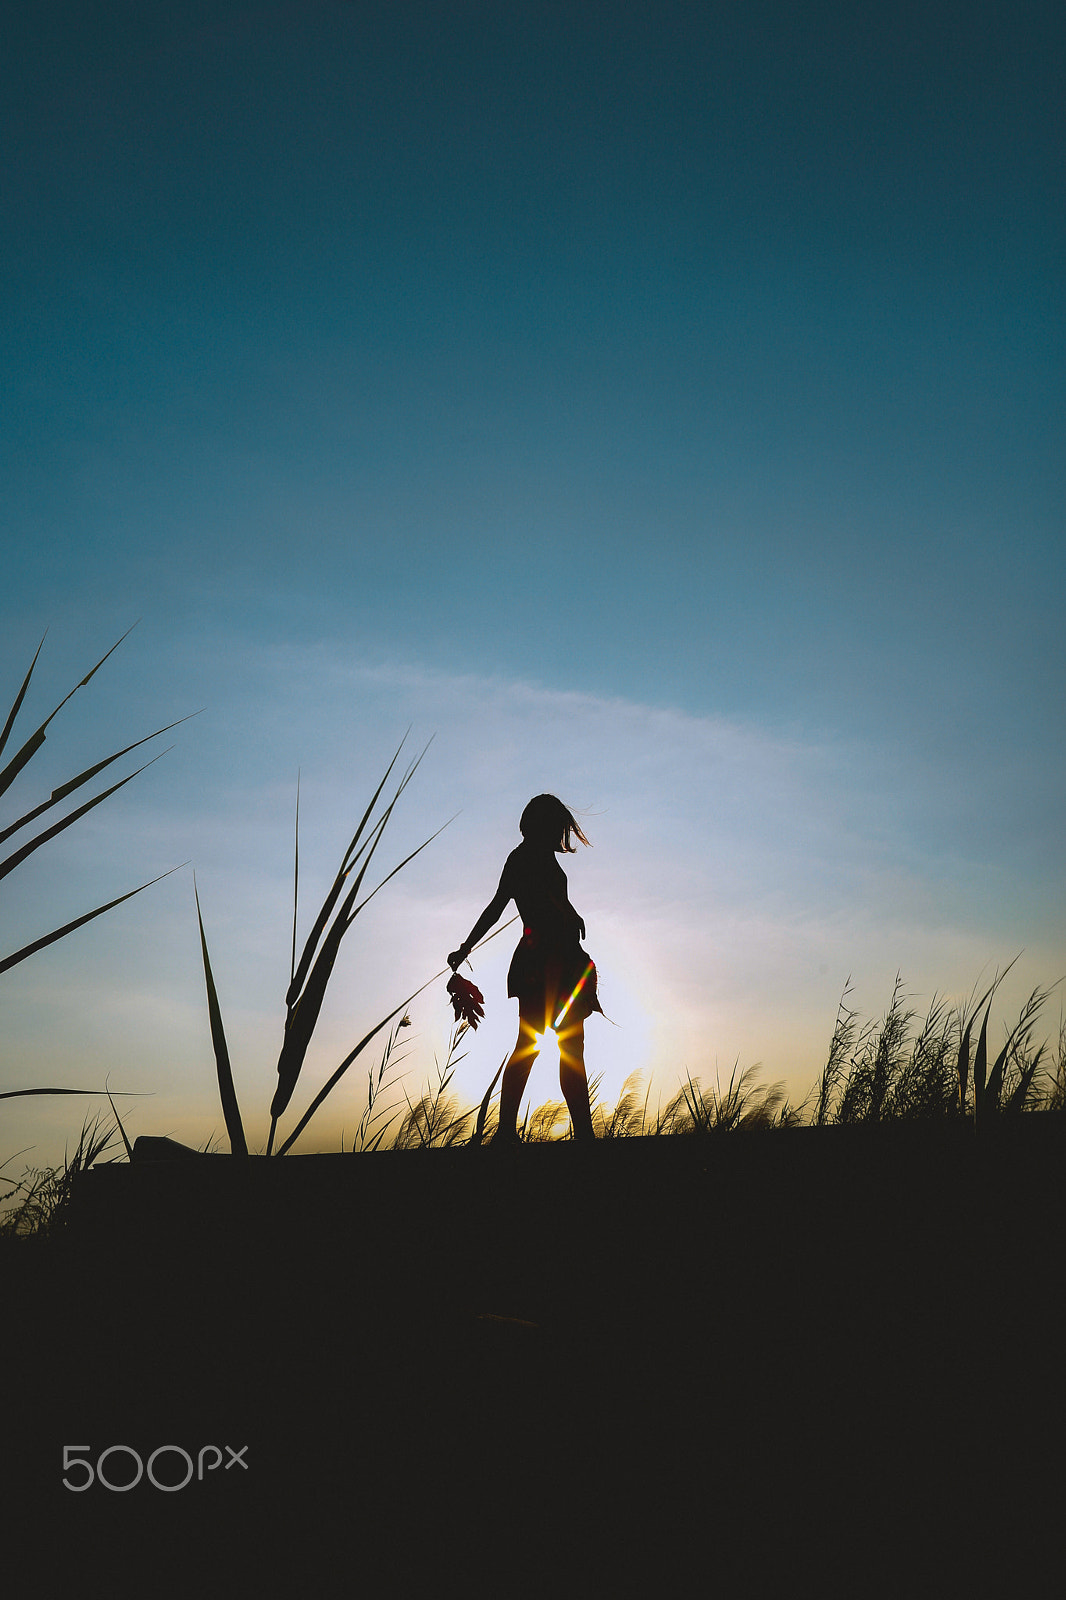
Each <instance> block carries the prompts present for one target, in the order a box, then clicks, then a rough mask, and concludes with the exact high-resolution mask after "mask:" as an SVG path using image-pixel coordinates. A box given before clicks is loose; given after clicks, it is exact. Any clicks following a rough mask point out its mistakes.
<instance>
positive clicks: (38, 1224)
mask: <svg viewBox="0 0 1066 1600" xmlns="http://www.w3.org/2000/svg"><path fill="white" fill-rule="evenodd" d="M117 1132H118V1129H117V1128H116V1127H115V1126H114V1125H108V1124H106V1123H102V1122H101V1118H100V1117H99V1116H96V1117H93V1118H92V1120H90V1119H89V1118H88V1117H87V1118H86V1119H85V1121H84V1122H83V1124H82V1130H81V1134H80V1136H79V1138H78V1143H77V1145H76V1146H75V1148H74V1151H73V1154H71V1153H69V1152H67V1151H64V1155H63V1164H62V1166H58V1167H27V1168H26V1169H25V1171H24V1172H23V1175H22V1177H21V1178H19V1179H15V1178H8V1177H6V1176H4V1175H3V1172H2V1169H0V1181H2V1182H4V1183H7V1184H10V1185H11V1187H10V1188H9V1190H8V1192H7V1194H6V1195H5V1196H4V1202H5V1204H6V1209H5V1210H4V1211H3V1212H2V1213H0V1237H4V1238H7V1239H9V1240H11V1239H25V1238H31V1237H32V1238H43V1237H54V1236H55V1235H56V1234H57V1233H58V1232H59V1231H60V1230H61V1229H62V1228H63V1227H64V1225H65V1224H66V1220H67V1216H68V1211H69V1207H70V1200H71V1196H72V1194H73V1192H74V1186H75V1184H76V1183H77V1181H78V1178H79V1177H80V1176H81V1174H82V1173H84V1172H87V1171H88V1170H89V1168H90V1167H92V1166H96V1165H98V1164H101V1159H102V1157H103V1156H105V1155H106V1154H107V1152H108V1151H109V1150H110V1149H112V1148H113V1146H114V1145H115V1142H116V1136H117ZM23 1153H24V1152H21V1151H20V1152H17V1154H23ZM13 1160H15V1156H11V1157H9V1158H8V1160H7V1161H5V1162H4V1163H3V1166H8V1165H10V1162H11V1161H13ZM103 1164H105V1165H106V1164H107V1163H103Z"/></svg>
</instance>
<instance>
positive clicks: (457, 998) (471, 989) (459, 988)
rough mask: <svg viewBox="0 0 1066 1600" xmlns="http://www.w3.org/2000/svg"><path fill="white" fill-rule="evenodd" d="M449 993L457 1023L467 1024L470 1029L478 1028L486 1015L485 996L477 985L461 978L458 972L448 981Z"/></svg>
mask: <svg viewBox="0 0 1066 1600" xmlns="http://www.w3.org/2000/svg"><path fill="white" fill-rule="evenodd" d="M448 993H449V995H450V996H451V1002H452V1009H453V1011H454V1012H455V1020H456V1022H465V1023H466V1024H467V1026H468V1027H471V1028H476V1027H477V1025H478V1023H479V1022H480V1021H481V1019H482V1017H484V1015H485V996H484V995H483V994H482V992H481V990H480V989H479V988H478V986H477V984H476V983H469V982H468V981H467V979H466V978H460V976H459V974H458V973H457V972H456V973H453V974H452V976H451V978H450V979H449V980H448Z"/></svg>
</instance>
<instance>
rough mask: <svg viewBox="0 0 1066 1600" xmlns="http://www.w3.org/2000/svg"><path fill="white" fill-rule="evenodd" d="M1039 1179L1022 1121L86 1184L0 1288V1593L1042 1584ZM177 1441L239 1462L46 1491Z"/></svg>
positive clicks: (1032, 1123)
mask: <svg viewBox="0 0 1066 1600" xmlns="http://www.w3.org/2000/svg"><path fill="white" fill-rule="evenodd" d="M1062 1156H1063V1150H1062V1124H1061V1120H1055V1119H1051V1120H1050V1121H1038V1120H1037V1119H1023V1121H1022V1124H1021V1125H1020V1127H1019V1128H1018V1129H1017V1131H1016V1132H1015V1133H1008V1130H1004V1137H1003V1138H1002V1139H989V1140H987V1141H982V1140H980V1139H976V1140H975V1139H974V1137H973V1134H972V1130H971V1129H966V1128H963V1127H933V1128H920V1127H915V1128H913V1129H908V1128H904V1127H897V1128H893V1129H883V1130H879V1129H866V1128H855V1129H852V1128H828V1129H807V1128H801V1129H795V1130H784V1131H776V1132H774V1133H771V1134H760V1133H751V1134H728V1135H724V1136H722V1137H714V1136H711V1137H708V1138H699V1137H697V1136H690V1137H679V1138H660V1139H621V1140H601V1141H598V1142H597V1143H596V1144H595V1145H593V1146H590V1147H588V1148H587V1149H577V1148H575V1147H574V1146H573V1144H572V1143H570V1142H569V1141H567V1142H565V1143H559V1144H546V1145H530V1146H528V1147H524V1148H523V1150H522V1152H521V1158H520V1159H517V1160H514V1161H507V1162H498V1163H494V1162H480V1161H475V1160H471V1159H470V1157H469V1155H468V1153H467V1152H466V1151H464V1150H426V1151H422V1152H391V1151H390V1152H381V1153H378V1154H375V1155H371V1156H365V1157H364V1156H360V1157H352V1156H351V1155H328V1156H291V1157H287V1158H286V1159H285V1160H284V1161H267V1160H265V1159H262V1158H259V1159H257V1158H254V1157H253V1158H250V1159H249V1160H247V1161H244V1162H233V1161H229V1160H225V1159H221V1158H212V1157H207V1156H204V1157H200V1158H195V1159H191V1160H189V1161H185V1162H176V1161H175V1162H168V1161H161V1162H158V1163H151V1162H146V1163H143V1164H140V1165H138V1164H137V1163H134V1164H132V1165H129V1166H127V1165H116V1166H113V1167H103V1168H98V1169H95V1170H93V1171H90V1172H89V1173H87V1174H86V1175H85V1178H84V1180H82V1185H81V1190H80V1193H79V1194H78V1195H77V1197H76V1199H75V1201H74V1204H73V1206H72V1211H71V1217H70V1227H69V1231H68V1235H67V1237H66V1238H65V1239H64V1240H62V1241H46V1243H47V1245H48V1246H49V1247H50V1246H51V1245H52V1244H53V1242H55V1243H57V1244H58V1245H59V1246H60V1248H59V1249H58V1250H53V1251H52V1253H51V1254H50V1255H49V1254H48V1253H47V1251H46V1252H45V1253H43V1254H42V1253H38V1255H37V1256H36V1257H35V1263H36V1264H34V1263H33V1262H31V1261H30V1258H29V1257H26V1258H25V1261H24V1266H23V1268H22V1269H21V1276H20V1277H18V1278H17V1281H15V1280H13V1279H11V1278H9V1280H8V1282H7V1283H5V1286H4V1287H5V1290H8V1289H10V1294H8V1295H5V1307H6V1315H5V1318H4V1328H3V1335H2V1336H3V1338H4V1341H5V1344H4V1350H5V1354H6V1357H7V1359H6V1362H5V1366H4V1371H5V1374H6V1375H7V1377H8V1380H9V1381H8V1386H7V1393H6V1397H5V1421H6V1440H7V1445H6V1451H5V1463H4V1468H3V1471H4V1486H5V1494H4V1503H5V1512H6V1513H7V1525H8V1529H9V1532H8V1540H7V1549H8V1558H7V1559H8V1565H7V1570H8V1572H9V1575H10V1571H11V1568H10V1559H11V1552H12V1538H13V1537H14V1541H15V1547H16V1549H18V1550H21V1551H23V1552H28V1553H29V1554H31V1555H35V1557H36V1562H37V1566H36V1570H37V1573H38V1583H37V1587H38V1588H40V1587H41V1583H42V1581H44V1584H45V1587H46V1588H48V1587H52V1588H55V1589H56V1590H57V1592H58V1579H57V1573H58V1571H59V1567H58V1565H57V1563H59V1562H60V1561H61V1560H62V1559H66V1557H65V1556H64V1555H63V1551H64V1550H65V1551H66V1552H68V1554H69V1557H70V1562H71V1565H72V1567H73V1568H74V1569H75V1570H74V1574H73V1575H75V1576H76V1575H78V1574H82V1575H83V1574H84V1573H85V1572H86V1571H92V1570H105V1568H106V1570H109V1571H111V1570H113V1571H114V1572H115V1573H116V1581H117V1575H119V1574H121V1575H122V1577H123V1582H125V1583H126V1587H125V1588H122V1587H121V1586H120V1588H119V1589H118V1590H116V1593H129V1594H134V1593H149V1592H151V1593H167V1592H176V1591H175V1590H168V1588H167V1584H166V1582H164V1579H165V1578H167V1577H169V1576H175V1575H180V1576H182V1577H183V1578H184V1579H185V1581H186V1582H188V1583H194V1584H195V1587H196V1591H197V1592H199V1593H205V1594H210V1595H216V1594H218V1595H222V1594H249V1593H252V1592H253V1591H254V1592H262V1593H278V1592H279V1587H280V1586H281V1585H282V1584H285V1585H287V1586H288V1587H289V1589H291V1591H292V1592H293V1593H306V1594H316V1595H317V1594H322V1595H332V1594H342V1593H344V1594H347V1593H366V1594H375V1595H377V1594H381V1595H385V1594H405V1593H423V1592H432V1593H441V1592H445V1591H447V1590H449V1589H450V1588H452V1587H454V1586H456V1580H457V1578H458V1579H459V1580H461V1582H460V1584H459V1586H461V1588H462V1592H463V1593H464V1594H470V1595H482V1594H484V1595H493V1596H496V1595H503V1594H506V1595H512V1594H525V1593H528V1592H531V1586H533V1585H539V1586H541V1588H542V1589H543V1588H544V1587H545V1586H546V1587H547V1588H548V1589H549V1590H550V1592H551V1593H553V1594H560V1593H561V1594H583V1595H588V1594H590V1593H596V1594H606V1593H610V1594H615V1593H630V1592H637V1593H646V1594H651V1593H665V1594H683V1593H684V1594H687V1593H689V1592H692V1574H693V1573H694V1572H697V1573H699V1574H700V1575H701V1576H700V1585H701V1587H702V1586H703V1585H704V1583H705V1584H706V1586H707V1587H708V1589H710V1588H713V1589H714V1590H715V1592H721V1593H723V1594H728V1595H729V1596H731V1597H732V1596H743V1595H765V1594H768V1593H780V1594H792V1593H807V1592H811V1593H815V1592H816V1593H818V1594H819V1595H825V1594H831V1593H839V1594H848V1595H849V1596H855V1595H863V1596H865V1595H871V1594H884V1593H889V1594H919V1593H921V1594H929V1593H938V1594H956V1593H963V1592H975V1593H976V1592H982V1591H978V1590H968V1589H967V1588H966V1587H965V1584H966V1581H967V1580H972V1579H973V1578H975V1577H977V1578H979V1579H980V1581H981V1583H982V1584H983V1585H984V1589H983V1592H986V1593H987V1592H999V1593H1003V1594H1036V1593H1042V1592H1049V1591H1048V1590H1047V1589H1046V1588H1044V1587H1043V1583H1044V1579H1045V1577H1046V1567H1047V1561H1048V1559H1049V1552H1050V1553H1051V1554H1052V1555H1054V1554H1055V1552H1056V1549H1057V1547H1058V1545H1059V1544H1060V1542H1061V1495H1062V1490H1063V1481H1062V1480H1063V1465H1062V1455H1061V1437H1062V1428H1063V1423H1064V1421H1066V1407H1064V1400H1063V1391H1062V1383H1061V1370H1060V1368H1061V1338H1060V1335H1061V1292H1060V1282H1061V1270H1060V1261H1059V1257H1060V1251H1061V1241H1060V1233H1061V1221H1060V1219H1061V1215H1062V1207H1061V1200H1062ZM171 1443H172V1444H175V1445H180V1446H181V1447H183V1448H184V1449H185V1450H186V1451H188V1452H189V1453H190V1455H191V1456H192V1458H193V1459H194V1461H195V1460H196V1459H197V1452H198V1451H199V1450H200V1449H201V1448H203V1447H205V1446H209V1445H216V1446H218V1448H219V1450H220V1451H222V1452H224V1450H225V1447H226V1446H229V1447H231V1448H232V1449H233V1450H239V1449H240V1448H241V1447H242V1446H244V1445H247V1446H248V1452H247V1456H246V1457H245V1460H246V1462H247V1470H245V1469H244V1468H243V1467H241V1466H236V1465H233V1466H229V1467H227V1465H226V1461H227V1459H228V1458H227V1457H226V1456H225V1454H224V1453H223V1458H222V1459H223V1464H222V1465H221V1466H220V1467H219V1468H218V1469H217V1470H205V1475H204V1478H203V1480H202V1481H196V1480H195V1479H194V1481H193V1482H191V1483H190V1484H189V1485H188V1487H187V1488H184V1489H182V1490H181V1491H180V1492H175V1493H169V1494H168V1493H165V1492H161V1491H157V1490H156V1489H154V1488H152V1487H151V1486H150V1485H149V1484H148V1483H147V1481H146V1480H142V1481H141V1482H140V1483H138V1484H137V1485H136V1486H135V1487H134V1488H132V1489H131V1490H130V1491H129V1492H121V1491H119V1492H115V1491H108V1490H105V1489H102V1488H100V1487H99V1486H98V1485H97V1486H94V1487H93V1488H92V1489H91V1490H89V1491H88V1492H86V1493H83V1494H76V1493H74V1492H71V1491H68V1490H66V1489H64V1488H63V1487H62V1486H61V1478H62V1476H63V1466H62V1451H63V1446H64V1445H84V1446H87V1447H90V1449H91V1453H92V1459H93V1460H95V1459H96V1458H97V1456H98V1455H99V1453H100V1452H101V1451H102V1450H104V1449H106V1448H108V1447H110V1446H112V1445H128V1446H130V1447H132V1448H133V1449H135V1450H137V1451H138V1452H139V1454H140V1457H141V1459H142V1460H143V1461H145V1462H147V1460H148V1457H149V1456H150V1454H151V1453H152V1451H153V1450H155V1449H156V1448H157V1447H159V1446H161V1445H164V1444H171ZM130 1459H131V1458H129V1457H128V1456H124V1455H123V1454H121V1453H119V1454H116V1455H115V1456H113V1457H111V1458H110V1460H109V1462H108V1464H107V1467H106V1469H105V1470H107V1471H108V1472H110V1474H111V1476H112V1478H113V1480H114V1481H115V1482H121V1481H122V1473H123V1471H124V1470H126V1471H127V1472H128V1471H129V1461H130ZM210 1460H213V1457H209V1458H208V1461H210ZM176 1462H177V1463H178V1464H179V1465H180V1458H177V1457H172V1458H169V1460H168V1459H165V1458H164V1459H161V1461H160V1463H159V1465H160V1467H161V1468H165V1469H166V1470H169V1471H171V1472H174V1471H175V1463H176ZM71 1476H72V1477H73V1476H74V1475H73V1474H71ZM60 1546H62V1549H61V1548H60ZM1056 1559H1057V1556H1056ZM14 1592H17V1593H21V1592H23V1591H22V1588H20V1587H19V1586H18V1585H16V1586H15V1590H14Z"/></svg>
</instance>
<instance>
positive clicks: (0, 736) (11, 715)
mask: <svg viewBox="0 0 1066 1600" xmlns="http://www.w3.org/2000/svg"><path fill="white" fill-rule="evenodd" d="M131 632H132V629H127V630H126V632H125V633H124V634H123V635H122V638H121V639H118V640H116V642H115V643H114V644H113V645H112V646H111V649H110V650H108V651H106V652H105V654H104V655H102V656H101V657H100V659H99V661H98V662H97V663H96V665H95V666H94V667H92V668H91V669H90V671H88V672H87V673H86V674H85V677H84V678H81V679H80V680H79V681H78V682H77V683H76V684H75V685H74V687H73V689H71V690H70V692H69V693H68V694H66V695H64V697H63V699H62V700H60V701H59V703H58V705H56V706H55V707H54V708H53V709H52V711H51V712H50V713H49V714H48V716H47V717H45V719H44V721H43V722H41V723H40V724H38V726H37V727H36V728H35V729H34V731H33V732H32V733H30V734H29V735H28V737H27V738H25V739H24V740H23V742H22V744H21V745H20V746H19V747H18V749H17V750H16V751H15V754H14V755H13V756H11V757H10V759H9V760H8V762H7V764H6V765H5V766H4V767H3V768H2V769H0V796H3V795H5V794H6V793H7V791H8V790H9V789H10V788H11V786H12V784H13V783H14V782H15V780H16V778H18V777H19V776H20V775H21V774H22V773H23V772H25V771H26V769H27V768H28V767H29V765H30V763H31V762H32V760H33V758H34V756H35V755H37V753H38V751H39V750H40V749H41V747H42V745H43V744H44V743H45V739H46V736H47V730H48V729H49V728H50V727H51V725H52V722H53V721H54V719H55V718H56V717H57V716H58V715H59V713H60V712H61V711H62V709H63V707H64V706H65V705H66V704H67V702H68V701H69V700H71V699H72V698H73V697H74V695H76V694H77V692H78V690H79V689H84V688H85V687H86V685H87V684H88V683H90V682H91V680H92V679H93V678H94V677H95V675H96V673H98V672H99V670H100V668H101V667H102V666H103V664H104V662H105V661H107V660H108V658H109V657H110V656H112V655H113V654H114V652H115V651H116V650H117V649H118V647H119V645H120V644H121V643H122V642H123V640H124V639H126V638H128V637H129V634H130V633H131ZM43 646H44V639H43V638H42V640H41V642H40V644H39V645H38V646H37V649H36V651H35V653H34V656H33V660H32V661H31V662H30V665H29V670H28V671H27V673H26V676H25V677H24V679H23V680H22V684H21V686H20V688H19V690H18V692H17V694H16V695H15V698H14V700H13V702H12V704H11V707H10V709H9V711H8V714H7V719H6V721H5V722H4V726H3V728H2V730H0V756H2V755H3V753H4V751H5V749H6V748H7V745H8V741H9V740H10V738H11V735H12V733H13V732H14V729H15V724H16V722H17V721H18V718H19V714H20V712H21V711H22V707H23V702H24V701H25V699H26V693H27V690H28V689H29V686H30V681H31V679H32V677H33V673H34V669H35V668H36V666H37V660H38V657H39V656H40V654H41V650H42V648H43ZM188 720H189V719H188V717H179V718H178V721H177V722H169V723H167V724H166V726H165V727H162V728H157V729H156V730H155V732H154V733H147V734H145V735H144V737H143V738H141V739H135V740H134V741H133V742H132V743H131V744H128V745H124V746H123V748H122V749H121V750H115V751H113V752H112V753H111V754H110V755H107V756H105V757H104V758H103V760H101V761H96V762H94V763H93V765H92V766H89V767H86V768H85V769H84V771H82V772H79V773H76V774H75V775H74V776H73V777H72V778H68V779H67V780H66V782H65V783H61V784H58V785H57V786H56V787H55V788H54V789H53V790H52V791H51V793H50V794H49V795H47V796H46V797H45V798H44V799H42V800H40V801H38V802H37V804H36V805H33V806H31V807H30V809H29V810H28V811H24V812H23V813H22V814H21V815H20V816H17V817H15V818H14V819H13V820H12V821H10V822H8V823H6V824H5V825H4V826H3V827H2V828H0V845H6V844H7V843H8V842H9V841H12V840H14V839H15V838H16V837H17V836H18V835H20V834H22V835H24V837H23V839H22V842H21V843H20V844H18V845H16V847H15V848H14V849H13V850H11V852H10V854H9V855H7V856H5V857H4V858H3V859H0V879H3V878H6V877H8V876H9V875H10V874H11V873H12V872H14V871H16V869H17V868H18V867H20V866H22V865H23V863H24V862H25V861H27V860H28V859H29V857H30V856H32V855H33V854H34V853H35V852H36V851H38V850H40V849H41V848H42V847H43V846H45V845H47V844H49V843H50V842H51V841H52V840H53V839H55V838H57V837H58V836H59V835H60V834H61V833H63V832H65V831H66V829H67V828H70V827H73V826H74V824H75V823H76V822H79V821H80V820H81V818H82V817H85V816H87V815H88V814H89V812H90V811H93V810H95V808H96V807H97V806H99V805H103V803H104V801H105V800H108V799H109V798H110V797H111V796H112V795H113V794H117V793H118V791H119V790H120V789H122V788H124V787H125V785H126V784H127V783H131V782H132V781H133V779H134V778H136V777H138V776H139V775H140V773H142V772H144V771H145V770H146V768H148V767H150V766H152V765H153V763H154V762H156V761H158V760H159V759H160V758H161V756H164V755H166V754H167V752H166V751H165V750H163V751H160V752H159V755H156V756H153V757H152V760H151V761H146V762H145V763H144V764H143V765H142V766H140V767H137V768H136V770H135V771H133V772H129V773H127V774H126V776H125V777H124V778H119V780H118V781H117V782H116V783H112V784H111V785H110V786H109V787H107V788H104V789H102V790H100V791H99V792H98V793H96V794H94V795H92V796H91V797H90V798H89V799H87V800H84V801H82V802H81V803H80V804H78V805H75V806H73V807H71V808H70V809H69V810H67V811H66V812H65V813H64V814H63V815H60V816H58V817H57V818H56V819H55V820H53V821H50V822H49V823H48V825H47V826H46V827H44V828H42V829H41V830H40V832H38V833H34V834H29V835H27V832H26V830H28V829H29V828H31V827H32V826H33V824H34V823H36V822H39V821H41V820H42V819H43V818H45V817H47V816H49V814H51V813H55V812H57V811H59V810H62V808H63V807H64V806H65V805H66V803H67V801H68V800H70V798H71V796H72V795H75V794H77V793H78V791H79V790H81V789H84V788H85V787H86V785H89V784H91V783H93V781H94V780H95V779H96V778H98V777H99V775H100V774H101V773H102V772H104V771H106V770H107V768H108V767H110V766H113V765H114V763H115V762H116V761H121V760H122V758H123V757H124V756H128V755H129V754H130V752H131V751H133V750H138V749H139V748H140V747H141V745H144V744H148V743H149V742H150V741H151V740H152V739H158V738H159V737H160V736H161V735H162V734H164V733H169V731H170V729H171V728H176V727H178V726H179V725H180V724H181V723H182V722H187V721H188ZM177 870H178V869H177V868H176V867H172V868H171V869H170V871H171V872H176V871H177ZM169 875H170V873H169V872H164V873H160V875H159V877H157V878H151V879H149V881H148V882H147V883H142V884H140V885H139V886H138V887H137V888H136V889H129V890H127V892H126V893H125V894H120V895H118V896H116V898H115V899H114V900H108V901H107V902H106V903H105V904H103V905H99V906H96V907H94V909H93V910H91V911H86V912H83V913H82V914H81V915H80V916H78V917H74V918H73V919H72V920H71V921H70V922H65V923H63V924H62V926H61V927H58V928H53V929H52V930H51V931H50V932H49V933H46V934H43V935H41V936H40V937H39V938H37V939H34V940H32V941H31V942H30V943H29V944H27V945H23V946H22V948H21V949H19V950H13V951H11V952H10V953H9V954H7V955H5V956H3V957H0V973H3V972H9V971H10V970H11V968H12V967H16V966H18V965H19V964H20V963H21V962H23V961H28V960H29V958H30V956H32V955H36V954H37V952H38V951H39V950H44V949H47V947H48V946H49V945H52V944H56V943H57V942H58V941H59V940H60V939H65V938H67V937H68V936H69V935H70V934H72V933H74V932H75V930H76V929H78V928H83V927H84V926H85V925H86V923H89V922H92V921H93V920H94V919H95V918H96V917H102V916H103V915H104V913H105V911H111V910H113V909H114V907H115V906H120V905H122V904H123V902H124V901H126V900H131V899H132V898H133V896H134V895H137V894H141V893H142V891H143V890H145V889H148V888H150V887H151V885H152V884H153V883H158V882H159V881H160V879H161V878H166V877H169ZM47 1092H48V1093H53V1092H55V1091H52V1090H48V1091H47Z"/></svg>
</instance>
